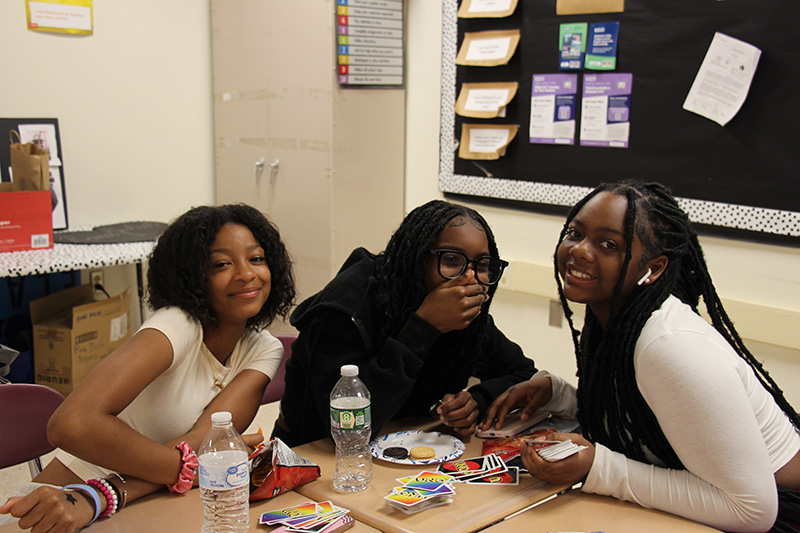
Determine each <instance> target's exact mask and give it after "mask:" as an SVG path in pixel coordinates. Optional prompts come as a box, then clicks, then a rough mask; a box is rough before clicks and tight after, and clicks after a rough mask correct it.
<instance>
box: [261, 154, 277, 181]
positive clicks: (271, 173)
mask: <svg viewBox="0 0 800 533" xmlns="http://www.w3.org/2000/svg"><path fill="white" fill-rule="evenodd" d="M262 166H263V163H262ZM280 168H281V162H280V161H279V160H277V159H276V160H275V161H273V162H272V163H270V164H269V184H270V185H272V178H273V177H274V176H275V175H276V174H277V173H278V170H280Z"/></svg>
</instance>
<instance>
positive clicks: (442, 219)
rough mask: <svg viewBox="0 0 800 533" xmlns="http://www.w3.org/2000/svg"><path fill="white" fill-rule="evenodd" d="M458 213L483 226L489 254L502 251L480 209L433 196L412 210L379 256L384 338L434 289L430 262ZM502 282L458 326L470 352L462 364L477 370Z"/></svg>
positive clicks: (462, 348) (455, 338)
mask: <svg viewBox="0 0 800 533" xmlns="http://www.w3.org/2000/svg"><path fill="white" fill-rule="evenodd" d="M456 217H464V218H466V219H467V220H469V221H472V222H473V223H474V224H477V225H478V226H480V228H481V229H482V230H483V232H484V233H485V234H486V240H487V241H488V243H489V254H490V255H491V256H492V257H494V258H498V259H499V257H500V254H499V253H498V251H497V244H496V243H495V239H494V234H493V233H492V230H491V229H490V228H489V224H487V222H486V220H484V218H483V217H482V216H481V215H480V214H479V213H478V212H477V211H475V210H473V209H470V208H468V207H465V206H462V205H457V204H452V203H449V202H445V201H442V200H432V201H430V202H428V203H426V204H423V205H421V206H419V207H417V208H415V209H414V210H413V211H411V212H410V213H409V214H408V215H407V216H406V217H405V219H404V220H403V222H402V223H401V224H400V226H399V227H398V228H397V230H395V232H394V233H393V234H392V237H391V238H390V239H389V243H388V244H387V245H386V249H385V250H384V251H383V253H382V254H381V255H379V256H378V258H377V268H376V273H375V278H376V283H375V286H374V293H373V294H374V301H375V303H376V306H377V307H378V309H379V310H380V312H381V315H382V328H381V338H382V339H386V338H388V337H390V336H392V335H393V334H395V333H396V332H397V331H398V330H399V329H400V327H401V326H402V325H403V323H404V322H405V320H406V318H407V317H408V315H409V313H413V312H414V311H416V310H417V309H418V308H419V306H420V305H421V304H422V301H423V300H424V299H425V296H427V294H428V290H427V288H426V287H425V281H424V280H425V265H426V259H427V258H429V257H432V256H430V254H429V252H430V250H431V248H432V247H433V245H434V243H435V242H436V239H437V238H438V237H439V234H440V233H441V232H442V230H443V229H444V228H445V226H447V224H448V223H449V222H450V221H452V220H453V219H455V218H456ZM495 290H497V285H496V284H495V285H490V286H489V287H488V291H487V294H488V296H489V298H488V299H487V300H486V302H485V303H484V304H483V305H482V306H481V313H480V314H479V315H478V317H477V318H476V319H475V320H473V321H472V323H471V324H470V325H469V326H468V327H467V328H465V329H464V330H461V331H453V332H451V334H452V342H453V343H454V344H456V345H457V348H456V349H457V351H458V352H459V353H465V354H468V359H467V360H461V361H459V363H460V364H459V365H458V368H460V369H463V371H465V372H470V371H473V370H474V368H473V366H474V365H475V364H476V362H477V354H479V353H480V351H481V347H482V341H483V337H484V335H483V334H484V331H485V329H486V323H487V320H488V312H489V305H490V304H491V301H492V296H493V295H494V292H495Z"/></svg>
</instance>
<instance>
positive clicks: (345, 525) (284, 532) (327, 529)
mask: <svg viewBox="0 0 800 533" xmlns="http://www.w3.org/2000/svg"><path fill="white" fill-rule="evenodd" d="M353 525H355V521H354V520H353V517H351V516H342V517H339V518H337V519H335V520H333V521H332V522H326V523H323V524H320V525H319V526H316V527H313V528H310V529H306V530H305V531H306V532H307V533H333V532H334V531H346V530H348V529H350V528H351V527H353ZM292 531H295V530H294V529H292V528H290V527H289V526H281V527H279V528H277V529H273V530H272V531H270V532H269V533H291V532H292Z"/></svg>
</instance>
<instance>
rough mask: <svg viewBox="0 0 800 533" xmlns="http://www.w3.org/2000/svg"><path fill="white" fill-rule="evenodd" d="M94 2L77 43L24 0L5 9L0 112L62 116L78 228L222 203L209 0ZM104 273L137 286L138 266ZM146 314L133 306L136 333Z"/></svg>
mask: <svg viewBox="0 0 800 533" xmlns="http://www.w3.org/2000/svg"><path fill="white" fill-rule="evenodd" d="M93 5H94V34H93V35H91V36H74V35H63V34H56V33H45V32H35V31H30V30H28V29H27V25H26V17H25V2H24V1H3V2H0V43H2V45H3V46H2V48H3V50H4V53H2V54H0V116H1V117H7V118H57V119H58V121H59V131H60V135H61V150H62V157H61V158H62V161H63V165H64V167H63V168H64V177H65V190H66V200H67V213H68V217H69V227H70V228H73V229H74V228H78V227H86V226H95V225H102V224H112V223H117V222H128V221H138V220H149V221H159V222H169V221H170V220H171V219H173V218H175V217H176V216H178V215H180V214H181V213H183V212H184V211H186V210H187V209H188V208H190V207H192V206H196V205H203V204H209V203H212V202H213V201H214V193H213V180H214V136H213V118H212V117H213V114H212V90H211V44H210V43H211V30H210V8H209V6H208V3H207V2H197V1H196V0H170V1H169V2H161V1H158V0H115V1H113V2H105V1H99V2H97V1H96V2H93ZM2 142H4V141H2ZM104 270H105V287H106V289H107V290H108V292H109V293H110V294H112V295H116V294H119V293H121V292H122V291H123V290H125V289H126V288H128V287H135V286H136V270H135V268H134V266H133V265H130V264H129V265H119V266H114V267H107V268H105V269H104ZM88 276H89V275H88V272H83V273H82V282H83V283H86V282H88ZM134 300H135V299H134ZM139 314H140V313H139V308H138V302H136V301H134V302H132V304H131V318H132V327H134V328H136V327H138V325H139Z"/></svg>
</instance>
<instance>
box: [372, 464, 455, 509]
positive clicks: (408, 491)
mask: <svg viewBox="0 0 800 533" xmlns="http://www.w3.org/2000/svg"><path fill="white" fill-rule="evenodd" d="M397 481H399V482H400V483H402V485H401V486H398V487H394V488H393V489H392V493H391V494H389V495H388V496H384V499H385V500H386V501H387V503H388V504H389V505H390V506H391V507H394V508H395V509H398V510H400V511H402V512H404V513H408V514H411V513H417V512H419V511H422V510H424V509H430V508H431V507H436V506H438V505H444V504H447V503H451V502H452V501H453V498H452V495H453V494H455V490H454V489H453V486H452V485H451V484H450V483H451V482H452V481H453V477H452V476H450V475H447V474H444V473H442V472H420V473H419V474H417V475H415V476H411V477H404V478H399V479H398V480H397Z"/></svg>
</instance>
